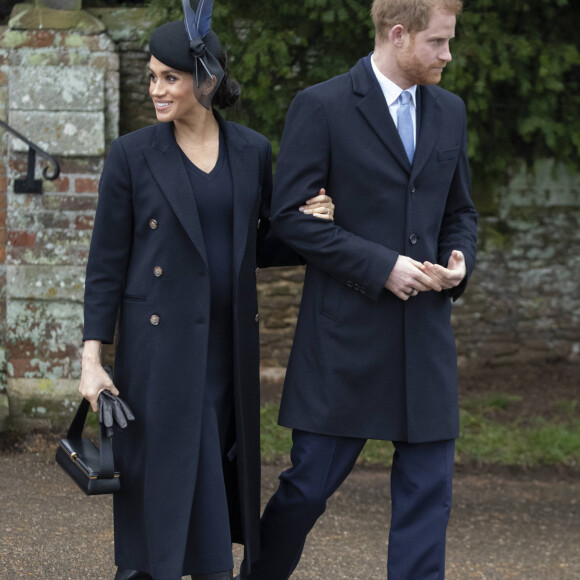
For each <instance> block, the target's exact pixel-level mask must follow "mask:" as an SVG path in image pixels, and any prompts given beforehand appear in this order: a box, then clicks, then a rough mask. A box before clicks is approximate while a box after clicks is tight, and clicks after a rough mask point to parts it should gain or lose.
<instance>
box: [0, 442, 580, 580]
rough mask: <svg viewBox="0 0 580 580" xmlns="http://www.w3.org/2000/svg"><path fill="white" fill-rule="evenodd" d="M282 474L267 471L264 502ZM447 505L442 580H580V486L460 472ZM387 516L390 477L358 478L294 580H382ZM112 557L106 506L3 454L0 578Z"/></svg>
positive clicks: (371, 473)
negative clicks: (451, 503)
mask: <svg viewBox="0 0 580 580" xmlns="http://www.w3.org/2000/svg"><path fill="white" fill-rule="evenodd" d="M279 471H280V468H279V467H275V466H265V467H264V470H263V478H264V481H263V497H264V500H266V499H267V498H268V497H269V495H270V494H271V492H272V491H273V489H274V487H275V486H276V484H277V476H278V473H279ZM454 498H455V499H454V508H453V513H452V519H451V523H450V526H449V531H448V550H447V576H446V578H447V580H472V579H473V580H504V579H518V580H578V579H580V481H579V480H578V479H573V478H571V477H565V478H559V477H558V476H557V475H556V474H555V475H554V478H553V479H552V478H546V477H545V476H544V477H542V478H540V479H534V478H533V476H529V477H526V476H525V475H524V474H517V475H514V476H502V477H500V476H492V475H485V474H484V475H474V474H458V475H457V477H456V479H455V495H454ZM388 518H389V492H388V474H387V473H382V472H379V471H376V470H364V469H358V470H356V471H355V472H354V473H353V474H352V475H351V476H350V477H349V479H348V480H347V481H346V483H345V484H344V485H343V487H342V488H341V489H340V490H339V491H338V492H337V493H336V494H335V496H334V497H333V498H332V499H331V501H330V502H329V506H328V510H327V512H326V514H325V515H324V516H323V518H322V519H321V520H320V522H319V523H318V524H317V526H316V527H315V529H314V531H313V533H312V534H311V537H310V538H309V540H308V542H307V545H306V549H305V551H304V555H303V558H302V561H301V563H300V566H299V567H298V569H297V570H296V573H295V574H294V576H293V577H292V580H342V579H348V580H379V579H382V580H384V579H385V578H386V547H387V532H388ZM235 553H236V558H237V559H238V560H239V555H240V550H239V547H236V550H235ZM112 554H113V532H112V513H111V502H110V498H108V497H92V498H87V497H85V496H84V495H83V494H82V493H81V492H80V491H78V490H77V488H76V487H75V486H74V484H72V483H69V480H68V479H67V478H66V476H65V475H64V474H63V473H62V472H61V471H60V469H59V468H58V467H57V466H56V465H55V464H54V463H52V462H49V461H47V460H46V458H44V457H43V456H42V455H37V454H34V453H25V454H22V455H0V580H16V579H19V578H42V579H43V580H101V579H102V580H112V578H113V576H114V564H113V556H112ZM393 580H396V579H393Z"/></svg>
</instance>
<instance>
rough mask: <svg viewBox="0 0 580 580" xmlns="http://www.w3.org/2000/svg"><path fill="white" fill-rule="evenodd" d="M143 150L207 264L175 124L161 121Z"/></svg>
mask: <svg viewBox="0 0 580 580" xmlns="http://www.w3.org/2000/svg"><path fill="white" fill-rule="evenodd" d="M143 154H144V155H145V159H146V161H147V164H148V166H149V169H150V170H151V173H152V174H153V177H154V178H155V181H156V182H157V184H158V185H159V187H160V188H161V191H163V194H164V195H165V197H166V198H167V200H168V201H169V204H170V205H171V207H172V209H173V211H174V212H175V215H176V216H177V218H178V219H179V221H180V222H181V225H182V226H183V228H184V229H185V231H186V232H187V235H188V236H189V237H190V239H191V241H192V242H193V244H194V246H195V247H196V249H197V251H198V253H199V255H200V256H201V257H202V259H203V260H204V262H206V264H207V256H206V251H205V243H204V241H203V233H202V230H201V225H200V222H199V214H198V211H197V204H196V203H195V197H194V195H193V193H192V191H191V184H190V182H189V178H188V177H187V171H186V169H185V166H184V164H183V159H182V156H181V150H180V149H179V146H178V145H177V143H176V141H175V138H174V136H173V124H171V123H162V124H159V125H158V126H157V132H156V134H155V140H154V142H153V144H152V146H151V147H149V148H146V149H144V150H143Z"/></svg>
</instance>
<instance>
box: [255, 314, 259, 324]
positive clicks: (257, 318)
mask: <svg viewBox="0 0 580 580" xmlns="http://www.w3.org/2000/svg"><path fill="white" fill-rule="evenodd" d="M254 320H255V321H256V322H260V315H259V314H256V316H254Z"/></svg>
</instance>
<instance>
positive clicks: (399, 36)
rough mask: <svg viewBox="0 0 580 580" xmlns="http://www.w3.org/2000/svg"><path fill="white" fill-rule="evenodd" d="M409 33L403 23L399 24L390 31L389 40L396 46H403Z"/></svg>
mask: <svg viewBox="0 0 580 580" xmlns="http://www.w3.org/2000/svg"><path fill="white" fill-rule="evenodd" d="M407 34H408V33H407V30H406V29H405V27H404V26H403V25H402V24H397V25H396V26H393V28H391V30H390V31H389V40H390V41H391V43H392V44H393V45H394V46H396V47H397V48H401V47H402V46H403V45H404V44H405V37H406V36H407Z"/></svg>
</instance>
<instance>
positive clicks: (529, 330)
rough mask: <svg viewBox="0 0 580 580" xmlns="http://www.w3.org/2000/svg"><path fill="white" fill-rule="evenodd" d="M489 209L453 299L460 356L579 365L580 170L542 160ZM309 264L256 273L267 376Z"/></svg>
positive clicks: (284, 344) (503, 368) (486, 361)
mask: <svg viewBox="0 0 580 580" xmlns="http://www.w3.org/2000/svg"><path fill="white" fill-rule="evenodd" d="M496 202H497V207H498V214H497V215H493V216H482V217H481V218H480V227H479V244H478V263H477V268H476V270H475V272H474V274H473V276H472V279H471V281H470V284H469V286H468V289H467V292H466V293H465V294H464V296H463V297H462V298H461V299H460V300H458V301H457V302H456V303H455V304H454V307H453V318H452V322H453V326H454V329H455V334H456V339H457V348H458V354H459V364H460V365H461V366H462V367H464V368H473V369H475V368H478V367H483V366H489V365H492V366H495V367H497V372H499V373H501V372H507V373H511V372H512V368H513V365H518V364H545V363H548V362H566V363H580V291H579V290H578V289H579V288H580V176H578V175H574V176H573V175H570V174H568V173H567V172H566V170H565V169H564V168H563V167H554V165H553V164H552V163H551V162H540V163H538V164H537V165H536V167H535V168H534V169H533V170H532V171H529V172H528V171H526V170H524V169H522V170H521V172H520V173H519V174H518V175H517V176H516V177H515V178H514V179H513V180H512V182H511V183H510V185H509V187H506V188H504V189H502V190H500V191H499V192H498V194H497V200H496ZM302 279H303V268H279V269H271V270H262V271H261V272H260V275H259V278H258V288H259V296H260V317H261V321H262V322H261V337H262V360H263V366H264V369H263V375H264V383H265V385H266V386H267V387H268V386H270V384H271V383H272V382H276V381H279V379H280V377H281V376H283V370H284V367H285V365H286V362H287V360H288V355H289V353H290V346H291V342H292V336H293V332H294V326H295V321H296V315H297V313H298V309H299V305H300V292H301V289H302Z"/></svg>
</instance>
